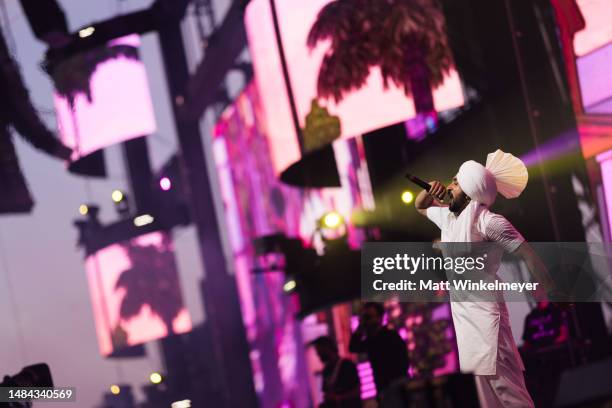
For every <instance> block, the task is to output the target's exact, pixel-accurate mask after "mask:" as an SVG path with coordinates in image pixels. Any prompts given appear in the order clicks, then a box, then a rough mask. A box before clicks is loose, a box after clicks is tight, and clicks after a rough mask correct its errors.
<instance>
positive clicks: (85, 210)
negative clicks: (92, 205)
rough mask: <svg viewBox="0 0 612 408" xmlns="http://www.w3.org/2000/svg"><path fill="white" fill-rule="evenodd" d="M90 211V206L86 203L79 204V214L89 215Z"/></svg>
mask: <svg viewBox="0 0 612 408" xmlns="http://www.w3.org/2000/svg"><path fill="white" fill-rule="evenodd" d="M88 212H89V207H87V205H85V204H81V205H80V206H79V214H81V215H87V213H88Z"/></svg>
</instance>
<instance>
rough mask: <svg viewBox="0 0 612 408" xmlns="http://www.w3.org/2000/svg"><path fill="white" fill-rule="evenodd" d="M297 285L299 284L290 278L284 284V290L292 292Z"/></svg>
mask: <svg viewBox="0 0 612 408" xmlns="http://www.w3.org/2000/svg"><path fill="white" fill-rule="evenodd" d="M296 286H297V283H296V282H295V280H293V279H290V280H288V281H287V282H285V284H284V285H283V291H284V292H285V293H290V292H292V291H293V290H294V289H295V287H296Z"/></svg>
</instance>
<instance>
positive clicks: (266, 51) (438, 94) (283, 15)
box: [245, 0, 464, 173]
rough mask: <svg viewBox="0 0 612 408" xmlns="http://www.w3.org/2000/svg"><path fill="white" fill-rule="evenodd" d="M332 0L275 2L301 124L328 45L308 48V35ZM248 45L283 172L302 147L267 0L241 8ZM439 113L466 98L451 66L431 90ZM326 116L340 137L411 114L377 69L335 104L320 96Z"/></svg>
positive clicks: (411, 106)
mask: <svg viewBox="0 0 612 408" xmlns="http://www.w3.org/2000/svg"><path fill="white" fill-rule="evenodd" d="M329 2H330V0H309V1H302V0H276V1H275V5H276V10H277V15H278V23H279V27H280V34H281V39H282V45H283V49H284V53H285V56H286V61H287V65H288V71H289V77H290V79H291V81H290V83H291V88H292V90H293V93H294V100H295V104H296V109H297V114H298V118H299V122H300V127H302V128H304V126H305V121H306V116H307V115H308V113H309V112H311V109H312V103H313V100H314V99H317V97H318V94H317V80H318V75H319V69H320V67H321V62H322V61H323V58H324V57H325V56H326V54H327V53H329V52H330V51H329V48H330V44H329V43H328V42H327V43H325V42H322V43H319V44H318V45H317V46H316V47H315V48H313V49H312V50H309V48H308V47H307V37H308V33H309V31H310V29H311V27H312V25H313V23H314V22H315V21H316V19H317V15H318V13H319V11H320V10H321V8H323V7H324V6H325V5H326V4H327V3H329ZM245 24H246V28H247V36H248V41H249V49H250V52H251V57H252V59H253V66H254V70H255V78H256V82H257V86H258V89H259V93H260V97H261V102H262V105H263V114H264V115H265V118H266V120H265V123H266V126H267V132H268V135H269V137H270V139H271V141H272V143H271V154H272V159H273V163H274V166H275V171H276V172H277V173H278V172H280V171H282V170H284V169H285V168H286V167H287V166H289V165H290V164H291V163H293V162H295V161H296V160H298V159H299V158H300V150H299V146H298V142H297V138H296V133H295V129H294V125H293V121H292V115H291V111H290V105H289V103H288V96H287V90H286V85H285V81H284V76H283V71H282V68H281V60H280V57H279V50H278V47H277V42H276V38H275V31H274V24H273V20H272V13H271V8H270V0H252V1H251V2H250V3H249V5H248V7H247V9H246V12H245ZM433 98H434V106H435V109H436V110H437V111H442V110H446V109H450V108H455V107H458V106H461V105H462V104H463V102H464V98H463V91H462V87H461V82H460V80H459V75H458V74H457V72H456V71H455V70H453V69H451V70H450V72H449V73H448V75H447V76H446V77H445V81H444V82H443V84H442V85H441V86H439V87H438V88H437V89H434V90H433ZM318 103H319V104H320V105H322V106H323V107H325V108H327V109H328V111H329V114H330V115H332V116H337V117H338V118H339V120H340V129H341V130H340V137H341V138H351V137H355V136H358V135H360V134H362V133H365V132H368V131H372V130H375V129H378V128H381V127H384V126H387V125H390V124H393V123H399V122H403V121H406V120H408V119H411V118H413V117H415V107H414V103H413V101H412V99H411V98H410V97H408V96H406V94H405V93H404V91H403V89H401V88H399V87H398V86H396V85H394V83H393V82H390V83H389V86H388V87H387V88H385V87H384V85H383V80H382V76H381V72H380V69H379V68H378V67H376V66H374V67H373V68H371V69H370V74H369V77H368V78H367V80H366V81H365V83H364V84H363V85H362V86H361V87H360V88H359V89H356V90H354V91H353V92H351V93H350V94H348V95H346V96H345V97H344V98H343V99H342V100H340V101H339V102H338V103H335V102H334V101H333V100H331V99H320V98H319V99H318Z"/></svg>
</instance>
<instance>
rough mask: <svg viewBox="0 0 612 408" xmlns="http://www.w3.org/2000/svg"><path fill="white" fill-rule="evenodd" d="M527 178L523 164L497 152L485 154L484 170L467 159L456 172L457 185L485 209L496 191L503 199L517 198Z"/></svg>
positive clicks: (517, 159)
mask: <svg viewBox="0 0 612 408" xmlns="http://www.w3.org/2000/svg"><path fill="white" fill-rule="evenodd" d="M528 178H529V175H528V173H527V167H525V164H524V163H523V162H522V161H521V160H520V159H519V158H517V157H515V156H513V155H511V154H510V153H504V152H502V151H501V150H499V149H498V150H497V151H495V152H494V153H489V154H488V155H487V165H486V167H485V166H483V165H482V164H480V163H478V162H475V161H474V160H469V161H466V162H465V163H463V164H462V165H461V167H459V172H457V182H458V183H459V186H460V187H461V189H462V190H463V192H464V193H465V194H467V195H468V197H470V198H471V199H472V200H475V201H477V202H479V203H481V204H485V205H486V206H490V205H491V204H493V202H494V201H495V196H496V195H497V192H498V191H499V192H500V194H501V195H503V196H504V197H506V198H515V197H518V196H519V195H520V194H521V193H522V192H523V190H524V189H525V187H526V186H527V180H528Z"/></svg>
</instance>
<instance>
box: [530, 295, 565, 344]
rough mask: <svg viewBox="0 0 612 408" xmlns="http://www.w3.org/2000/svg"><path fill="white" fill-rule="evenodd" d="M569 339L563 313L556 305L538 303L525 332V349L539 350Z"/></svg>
mask: <svg viewBox="0 0 612 408" xmlns="http://www.w3.org/2000/svg"><path fill="white" fill-rule="evenodd" d="M568 338H569V331H568V328H567V323H566V321H565V319H564V317H563V312H562V311H561V309H560V308H559V307H558V306H557V305H555V304H554V303H550V302H548V301H541V302H538V305H537V307H536V308H535V309H533V310H532V311H531V312H529V314H528V315H527V317H525V329H524V330H523V341H524V343H523V348H524V349H529V350H537V349H539V348H542V347H547V346H552V345H555V344H561V343H563V342H565V341H567V340H568Z"/></svg>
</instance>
